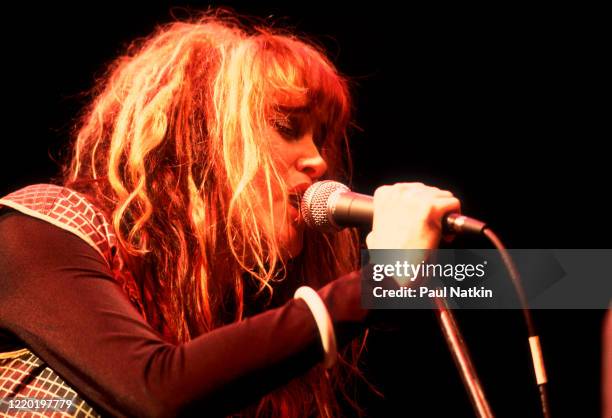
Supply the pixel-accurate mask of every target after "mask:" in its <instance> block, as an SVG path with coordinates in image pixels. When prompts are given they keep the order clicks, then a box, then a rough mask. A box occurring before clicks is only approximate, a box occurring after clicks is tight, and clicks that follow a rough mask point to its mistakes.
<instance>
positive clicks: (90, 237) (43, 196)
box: [0, 184, 116, 262]
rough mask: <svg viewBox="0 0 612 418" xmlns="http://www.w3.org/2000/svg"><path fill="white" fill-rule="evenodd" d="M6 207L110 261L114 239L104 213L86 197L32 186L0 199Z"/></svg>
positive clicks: (61, 188) (48, 186)
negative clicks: (65, 234) (56, 229)
mask: <svg viewBox="0 0 612 418" xmlns="http://www.w3.org/2000/svg"><path fill="white" fill-rule="evenodd" d="M2 207H9V208H11V209H13V210H16V211H18V212H21V213H22V214H24V215H28V216H31V217H34V218H37V219H40V220H43V221H45V222H48V223H50V224H53V225H55V226H57V227H59V228H61V229H64V230H66V231H69V232H72V233H73V234H75V235H77V236H78V237H79V238H81V239H82V240H84V241H85V242H87V243H88V244H89V245H90V246H92V247H93V248H94V249H95V250H96V251H98V252H99V253H100V254H101V255H102V257H104V259H105V260H106V261H107V262H110V261H111V259H112V256H113V253H114V251H115V247H116V237H115V234H114V232H113V230H112V228H111V226H110V223H109V221H108V220H107V218H106V216H105V215H104V213H103V212H102V211H101V210H100V209H99V208H97V207H96V206H95V205H94V204H93V203H91V201H90V200H88V199H87V197H86V196H85V195H83V194H82V193H79V192H77V191H74V190H72V189H70V188H68V187H65V186H60V185H55V184H33V185H29V186H26V187H23V188H21V189H18V190H16V191H14V192H11V193H9V194H7V195H6V196H4V197H2V198H0V208H2Z"/></svg>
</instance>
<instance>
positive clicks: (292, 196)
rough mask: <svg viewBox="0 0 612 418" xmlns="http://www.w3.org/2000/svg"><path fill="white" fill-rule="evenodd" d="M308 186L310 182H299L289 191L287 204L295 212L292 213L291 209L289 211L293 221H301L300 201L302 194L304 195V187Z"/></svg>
mask: <svg viewBox="0 0 612 418" xmlns="http://www.w3.org/2000/svg"><path fill="white" fill-rule="evenodd" d="M308 187H310V183H301V184H298V185H297V186H295V187H292V188H291V189H290V191H289V204H290V205H291V207H292V208H293V210H294V211H295V213H293V210H292V211H291V212H292V217H293V221H294V222H299V221H301V214H300V203H301V201H302V196H304V192H305V191H306V189H308Z"/></svg>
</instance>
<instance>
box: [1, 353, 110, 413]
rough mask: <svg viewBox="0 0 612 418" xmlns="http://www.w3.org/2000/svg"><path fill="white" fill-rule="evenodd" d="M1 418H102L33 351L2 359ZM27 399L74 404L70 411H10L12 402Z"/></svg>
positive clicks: (65, 409)
mask: <svg viewBox="0 0 612 418" xmlns="http://www.w3.org/2000/svg"><path fill="white" fill-rule="evenodd" d="M0 382H1V384H2V386H1V387H0V398H1V399H2V400H3V404H2V405H0V416H1V417H53V418H56V417H78V418H95V417H100V416H101V415H100V414H98V413H97V412H96V411H95V410H94V409H93V408H92V407H91V406H90V405H89V404H88V403H87V402H85V401H84V400H83V399H81V397H80V396H79V395H78V394H77V393H76V392H75V391H74V390H73V389H72V388H71V387H70V386H69V385H68V384H67V383H66V382H64V380H62V378H60V377H59V376H58V375H57V374H56V373H55V372H54V371H53V370H52V369H51V368H49V367H48V366H47V365H46V364H45V363H44V362H43V361H42V360H41V359H39V358H38V357H36V356H35V355H34V354H32V353H31V352H30V351H29V350H25V349H24V350H19V351H16V352H13V353H4V354H1V355H0ZM26 398H36V399H58V398H61V399H63V400H70V401H71V402H72V403H71V405H70V407H65V408H59V407H58V408H56V409H48V410H42V409H41V410H39V411H38V410H36V411H35V410H25V409H24V410H18V409H9V404H8V402H9V401H8V399H14V400H20V399H21V400H23V399H26Z"/></svg>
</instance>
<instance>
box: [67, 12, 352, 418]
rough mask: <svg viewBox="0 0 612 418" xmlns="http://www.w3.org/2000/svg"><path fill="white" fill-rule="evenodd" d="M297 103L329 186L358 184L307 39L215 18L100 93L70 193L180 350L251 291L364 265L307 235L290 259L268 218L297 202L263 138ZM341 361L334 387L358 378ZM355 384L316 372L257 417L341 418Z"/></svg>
mask: <svg viewBox="0 0 612 418" xmlns="http://www.w3.org/2000/svg"><path fill="white" fill-rule="evenodd" d="M292 103H301V104H302V105H305V106H306V107H307V108H308V109H309V112H311V114H312V116H313V118H314V120H315V121H316V126H315V135H316V137H317V142H318V143H320V144H321V145H320V152H321V155H322V157H323V158H324V159H325V160H326V162H327V164H328V172H327V177H329V178H336V179H340V180H347V175H348V169H349V168H350V160H349V158H348V155H349V154H348V146H347V137H346V128H347V125H348V123H349V121H350V110H351V99H350V95H349V89H348V87H347V81H346V80H345V78H343V77H342V76H341V75H339V73H338V71H337V70H336V69H335V67H334V66H333V65H332V63H331V62H330V61H329V60H328V59H327V58H326V57H325V55H324V53H323V52H322V50H321V49H320V48H318V47H317V46H315V45H313V44H312V43H310V42H309V41H306V40H304V39H300V38H298V37H297V36H295V35H292V34H289V33H285V32H281V31H279V30H272V29H270V28H265V27H261V26H256V25H252V24H248V25H247V24H244V23H243V22H242V20H241V19H240V18H238V17H236V16H235V15H233V14H231V13H228V12H226V11H214V12H209V13H206V14H204V15H202V16H200V17H198V18H197V19H193V20H191V21H186V22H185V21H184V22H173V23H170V24H167V25H164V26H161V27H159V28H158V29H157V30H156V32H155V33H154V34H153V35H151V36H150V37H148V38H145V39H142V40H140V41H138V42H136V43H134V44H132V45H131V46H130V47H129V48H128V50H127V52H126V54H125V55H124V56H121V57H119V58H118V59H117V60H115V61H114V62H113V63H112V64H111V65H110V67H109V69H108V71H107V73H106V75H105V76H104V77H102V78H101V79H100V80H98V82H97V83H96V87H95V88H94V91H93V100H92V102H91V104H90V106H88V107H87V108H86V109H85V111H84V113H83V115H82V117H81V120H80V122H79V124H78V126H77V128H76V139H75V141H74V145H73V148H72V150H73V151H72V155H71V157H70V161H69V162H68V164H67V166H66V168H65V173H64V184H66V185H67V186H69V187H72V188H73V189H76V190H78V191H81V192H83V193H86V194H88V195H89V196H92V198H93V199H94V201H95V202H96V203H97V204H98V205H99V206H100V207H101V208H102V209H103V210H104V211H105V212H106V213H107V214H108V216H109V218H110V219H112V225H113V227H114V230H115V232H116V235H117V238H118V242H119V244H120V249H121V251H122V254H123V255H124V257H125V258H126V259H127V260H130V262H129V263H127V265H128V266H129V267H130V269H132V272H134V271H137V272H138V274H136V275H135V276H136V280H137V281H138V284H139V285H140V286H141V288H142V289H144V291H145V293H147V294H150V295H154V300H153V303H148V304H146V306H145V308H146V309H145V310H146V316H147V319H148V320H149V321H150V322H151V323H154V322H155V321H153V320H152V318H159V320H158V321H157V322H155V323H157V324H158V328H160V329H159V331H160V332H162V331H163V333H164V335H165V336H166V338H168V339H170V340H172V341H173V342H175V343H180V342H186V341H189V340H191V339H193V338H195V337H197V336H198V335H201V334H203V333H206V332H208V331H210V330H212V329H214V328H217V327H219V326H222V325H224V324H227V323H230V322H233V321H237V320H240V319H242V318H243V317H244V316H245V308H248V303H246V302H245V298H246V296H245V292H246V290H247V289H249V287H251V288H253V289H254V292H255V294H256V295H264V294H265V295H266V297H267V301H268V302H269V301H270V300H271V299H272V295H273V293H274V290H275V286H274V284H275V283H276V282H282V281H283V280H284V279H285V278H286V277H290V278H291V280H290V281H291V282H292V283H295V284H296V286H297V285H299V284H303V283H308V284H311V285H313V286H321V285H323V284H325V282H327V281H329V280H331V279H334V278H335V277H338V276H339V275H342V274H345V273H347V272H349V271H352V270H354V269H355V268H356V267H357V265H358V240H357V236H356V234H355V232H354V231H350V230H347V231H344V232H341V233H338V234H324V233H318V232H317V233H313V232H309V231H307V232H306V233H305V239H304V250H303V252H302V254H301V255H300V256H298V257H297V258H296V259H293V260H290V261H288V260H286V259H284V258H283V256H282V251H281V248H280V244H279V240H278V237H277V236H275V232H274V230H270V229H269V228H263V227H262V226H261V225H264V224H266V223H267V224H274V223H275V222H283V220H282V219H280V220H279V219H273V211H272V210H266V209H270V208H271V207H272V194H273V191H275V192H277V193H281V194H283V195H284V196H285V197H287V199H285V201H288V197H289V191H288V185H287V184H285V182H284V180H283V177H282V176H281V175H280V173H279V170H278V168H277V167H276V166H275V164H274V156H273V152H272V149H271V147H270V143H269V140H268V139H267V138H266V135H264V132H265V131H266V129H268V128H269V127H270V124H271V118H277V117H278V116H279V113H281V116H282V109H283V107H284V106H285V105H287V104H292ZM261 181H263V183H264V184H265V188H266V190H268V193H267V195H265V196H261V192H260V190H261V189H260V188H258V187H257V184H256V183H257V182H261ZM262 205H263V208H264V210H262ZM313 260H316V262H313ZM145 303H146V301H145ZM245 305H246V306H245ZM264 305H265V304H264ZM349 357H350V356H349ZM341 363H342V364H344V366H337V367H338V370H337V372H336V373H335V376H339V375H340V374H342V373H343V372H342V371H341V370H340V369H341V368H343V367H344V368H345V369H346V368H347V367H348V368H352V367H353V366H351V365H350V364H349V362H345V361H342V362H341ZM342 380H343V379H340V378H333V376H332V378H331V379H329V378H327V377H326V376H325V375H324V373H323V371H322V369H321V368H320V367H316V368H314V369H313V370H312V371H311V372H310V373H309V374H308V375H307V376H305V377H302V378H299V379H295V380H294V382H292V383H291V384H289V385H287V386H286V387H284V388H281V389H279V390H277V391H276V392H274V393H272V394H270V395H268V396H266V397H265V398H264V399H262V400H261V401H260V403H259V405H258V406H256V407H254V408H252V409H251V412H253V413H254V414H255V415H259V416H286V415H290V416H296V417H297V416H308V415H312V414H316V415H320V416H333V415H337V413H338V405H337V402H336V401H335V400H334V399H335V396H334V394H333V390H334V389H335V388H334V384H335V383H334V382H338V381H342ZM305 388H306V389H307V390H304V389H305Z"/></svg>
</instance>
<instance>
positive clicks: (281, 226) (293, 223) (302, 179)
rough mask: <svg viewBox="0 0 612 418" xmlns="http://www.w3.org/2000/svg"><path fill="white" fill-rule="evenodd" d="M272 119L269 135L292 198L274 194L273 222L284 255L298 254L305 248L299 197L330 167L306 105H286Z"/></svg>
mask: <svg viewBox="0 0 612 418" xmlns="http://www.w3.org/2000/svg"><path fill="white" fill-rule="evenodd" d="M279 115H280V116H277V117H274V118H273V119H272V120H271V121H270V122H271V123H270V127H269V129H268V132H267V135H268V137H269V140H270V143H271V145H272V150H273V156H274V159H275V164H276V168H277V170H278V172H279V173H280V175H281V176H282V177H283V179H284V180H285V183H286V184H287V185H288V187H289V194H290V195H289V201H284V198H283V197H282V194H280V193H274V194H273V211H274V219H276V220H277V222H275V225H274V229H275V232H276V236H277V237H278V241H279V244H280V246H281V251H282V253H283V257H288V258H292V257H296V256H297V255H299V254H300V252H301V251H302V248H303V244H304V243H303V237H304V222H303V220H302V217H301V215H300V211H299V198H300V197H301V196H302V195H303V194H304V192H305V191H306V189H307V188H308V187H309V186H310V185H311V184H312V183H314V182H315V181H317V180H318V179H319V178H320V177H321V176H323V174H325V172H326V171H327V163H326V162H325V160H323V158H322V157H321V154H320V153H319V148H318V145H317V143H316V140H315V138H314V123H313V121H312V118H311V116H310V115H309V113H308V112H307V109H306V108H299V107H298V108H292V109H283V112H282V113H280V114H279Z"/></svg>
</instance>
